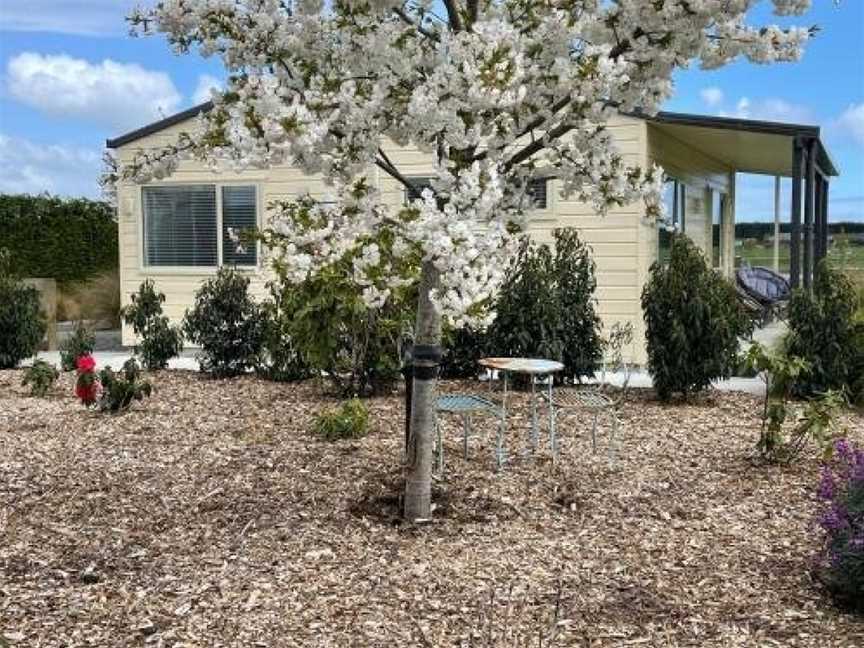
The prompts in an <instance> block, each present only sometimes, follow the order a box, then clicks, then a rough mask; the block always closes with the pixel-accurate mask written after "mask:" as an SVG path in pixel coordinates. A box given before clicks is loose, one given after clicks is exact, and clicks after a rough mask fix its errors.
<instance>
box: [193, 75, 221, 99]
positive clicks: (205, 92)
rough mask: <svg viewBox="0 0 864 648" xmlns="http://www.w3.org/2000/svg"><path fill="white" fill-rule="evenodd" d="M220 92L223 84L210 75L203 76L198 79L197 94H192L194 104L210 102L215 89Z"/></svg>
mask: <svg viewBox="0 0 864 648" xmlns="http://www.w3.org/2000/svg"><path fill="white" fill-rule="evenodd" d="M214 88H215V89H216V90H219V89H221V88H222V82H221V81H220V80H219V79H217V78H216V77H214V76H211V75H209V74H202V75H201V76H199V77H198V85H197V86H195V92H194V93H193V94H192V103H194V104H200V103H204V102H205V101H210V91H211V90H213V89H214Z"/></svg>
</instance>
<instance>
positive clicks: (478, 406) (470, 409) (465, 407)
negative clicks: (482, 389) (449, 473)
mask: <svg viewBox="0 0 864 648" xmlns="http://www.w3.org/2000/svg"><path fill="white" fill-rule="evenodd" d="M436 407H437V409H438V412H439V413H448V414H459V415H460V416H461V417H462V449H463V452H464V455H465V458H466V459H467V458H468V436H469V435H470V434H471V415H472V414H474V413H475V412H489V413H490V414H492V415H494V416H496V417H498V418H499V420H500V417H501V406H500V405H498V404H497V403H494V402H493V401H491V400H489V399H488V398H483V397H482V396H477V395H475V394H443V395H441V396H439V397H438V399H437V402H436ZM499 425H500V423H499ZM435 455H436V457H437V461H436V464H437V468H438V473H439V474H441V475H443V474H444V441H443V439H442V436H441V420H440V418H439V419H438V423H437V425H436V435H435Z"/></svg>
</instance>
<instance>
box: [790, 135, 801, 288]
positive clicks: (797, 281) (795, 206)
mask: <svg viewBox="0 0 864 648" xmlns="http://www.w3.org/2000/svg"><path fill="white" fill-rule="evenodd" d="M803 156H804V148H803V147H802V146H801V141H800V140H799V139H798V138H797V137H796V138H795V140H794V142H793V144H792V210H791V214H790V218H789V221H790V223H791V233H790V236H789V281H790V283H791V284H792V287H793V288H798V287H799V286H800V285H801V170H802V166H803V164H802V163H803V160H802V158H803Z"/></svg>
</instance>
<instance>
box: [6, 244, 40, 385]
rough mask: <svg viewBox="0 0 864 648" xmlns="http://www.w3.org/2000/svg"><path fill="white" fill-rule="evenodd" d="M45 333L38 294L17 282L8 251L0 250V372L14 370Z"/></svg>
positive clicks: (36, 346) (37, 347)
mask: <svg viewBox="0 0 864 648" xmlns="http://www.w3.org/2000/svg"><path fill="white" fill-rule="evenodd" d="M45 330H46V324H45V317H44V315H43V314H42V311H41V310H40V307H39V291H37V290H36V289H35V288H30V287H28V286H25V285H24V284H23V283H21V281H20V279H19V278H18V276H17V275H16V274H14V273H13V272H12V260H11V257H10V256H9V254H8V252H6V251H5V250H3V249H0V331H3V334H2V335H0V369H14V368H15V367H17V366H18V363H19V362H21V361H22V360H23V359H24V358H29V357H30V356H32V355H34V354H35V353H36V352H37V351H38V350H39V345H40V344H41V342H42V338H43V336H44V335H45Z"/></svg>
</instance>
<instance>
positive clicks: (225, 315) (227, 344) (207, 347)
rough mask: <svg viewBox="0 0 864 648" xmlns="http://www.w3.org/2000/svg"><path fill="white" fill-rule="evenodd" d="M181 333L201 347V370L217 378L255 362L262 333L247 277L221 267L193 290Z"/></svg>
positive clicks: (261, 323)
mask: <svg viewBox="0 0 864 648" xmlns="http://www.w3.org/2000/svg"><path fill="white" fill-rule="evenodd" d="M183 333H184V334H185V336H186V339H188V340H189V341H190V342H192V343H193V344H197V345H198V346H200V347H201V348H200V351H199V352H198V356H197V357H198V361H199V363H200V364H201V369H202V371H205V372H207V373H210V374H211V375H213V376H215V377H217V378H225V377H230V376H237V375H240V374H243V373H245V372H246V371H247V370H248V369H251V368H253V367H256V366H257V365H258V361H259V356H260V353H261V345H262V341H263V334H264V322H263V319H262V317H261V312H260V308H259V306H258V305H257V304H256V303H255V302H254V301H253V300H252V298H251V297H250V296H249V279H248V278H247V277H244V276H243V275H242V274H240V273H239V272H237V271H235V270H230V269H228V268H220V269H219V272H218V273H217V274H216V276H215V277H212V278H211V279H208V280H207V281H205V282H204V283H203V285H202V286H201V288H199V289H198V291H197V292H196V293H195V303H194V305H193V307H192V309H191V310H189V311H187V312H186V317H185V318H184V320H183Z"/></svg>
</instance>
